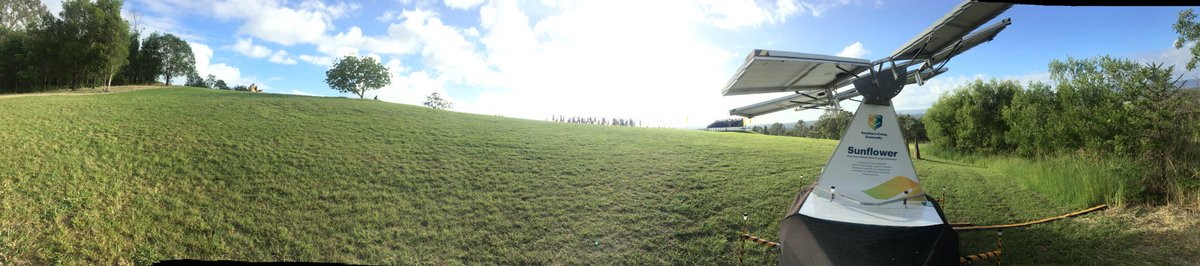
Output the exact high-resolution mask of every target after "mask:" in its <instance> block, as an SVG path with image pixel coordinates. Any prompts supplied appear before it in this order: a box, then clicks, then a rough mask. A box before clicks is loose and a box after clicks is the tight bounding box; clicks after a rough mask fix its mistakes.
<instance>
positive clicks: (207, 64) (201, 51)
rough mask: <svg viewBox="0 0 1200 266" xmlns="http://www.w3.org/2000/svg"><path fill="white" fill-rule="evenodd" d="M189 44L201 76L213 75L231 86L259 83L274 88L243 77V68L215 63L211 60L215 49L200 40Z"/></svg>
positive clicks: (264, 88)
mask: <svg viewBox="0 0 1200 266" xmlns="http://www.w3.org/2000/svg"><path fill="white" fill-rule="evenodd" d="M188 44H189V45H190V46H191V47H192V54H193V55H194V56H195V57H196V73H197V74H200V76H201V77H205V76H208V75H213V76H216V77H217V79H220V80H224V81H225V84H229V86H230V87H233V86H237V85H245V86H250V84H257V85H258V88H259V89H262V90H263V91H271V89H272V88H271V87H270V86H269V85H267V84H264V83H262V82H259V81H258V80H257V79H255V78H253V77H243V76H242V71H241V69H238V68H237V67H234V66H230V65H227V64H225V63H219V64H213V63H212V61H211V60H212V58H213V50H212V48H209V47H208V45H204V44H202V43H198V42H188Z"/></svg>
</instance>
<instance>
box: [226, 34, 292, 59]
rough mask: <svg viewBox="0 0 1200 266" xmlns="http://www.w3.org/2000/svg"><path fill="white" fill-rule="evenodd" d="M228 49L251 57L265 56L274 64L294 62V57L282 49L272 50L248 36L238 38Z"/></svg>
mask: <svg viewBox="0 0 1200 266" xmlns="http://www.w3.org/2000/svg"><path fill="white" fill-rule="evenodd" d="M229 49H231V50H233V51H234V52H238V53H239V54H242V55H245V56H249V57H252V58H267V61H270V62H272V63H276V64H284V65H294V64H296V59H293V58H292V57H291V56H288V52H287V51H284V50H282V49H280V50H278V51H272V50H271V49H270V48H267V47H265V46H262V45H257V44H254V41H252V40H250V39H248V38H247V39H238V40H237V42H236V43H234V44H233V46H230V47H229Z"/></svg>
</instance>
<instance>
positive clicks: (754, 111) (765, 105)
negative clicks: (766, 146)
mask: <svg viewBox="0 0 1200 266" xmlns="http://www.w3.org/2000/svg"><path fill="white" fill-rule="evenodd" d="M949 70H950V69H948V68H942V69H939V70H937V72H934V70H933V69H926V70H924V71H921V79H930V78H933V77H935V76H937V75H941V74H942V73H946V71H949ZM916 82H917V78H916V72H911V73H908V78H907V84H913V83H916ZM861 95H862V94H860V93H859V92H858V90H856V89H853V88H851V89H849V90H845V91H842V92H838V93H836V94H834V99H837V101H838V102H841V101H845V100H847V99H850V98H854V97H858V96H861ZM830 104H831V103H830V102H829V97H828V96H826V95H825V92H824V91H817V92H797V93H794V94H791V95H788V96H784V97H780V98H775V99H771V100H769V101H764V102H761V103H756V104H751V105H747V106H743V107H740V108H734V109H733V110H729V114H730V115H736V116H742V117H747V118H754V117H756V116H760V115H764V114H769V113H774V112H778V111H783V110H787V109H791V108H796V109H798V110H806V109H814V108H819V107H823V106H828V105H830Z"/></svg>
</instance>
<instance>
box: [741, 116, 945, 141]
mask: <svg viewBox="0 0 1200 266" xmlns="http://www.w3.org/2000/svg"><path fill="white" fill-rule="evenodd" d="M853 119H854V114H852V113H850V112H849V111H846V110H836V111H831V112H826V113H825V114H822V115H821V117H819V118H818V119H817V121H816V122H814V123H812V125H809V124H808V123H807V122H804V120H800V121H796V124H795V125H792V127H790V128H788V127H787V126H784V125H783V124H780V123H774V124H771V125H770V126H753V127H751V128H750V131H753V132H757V133H761V134H767V135H775V136H792V137H804V138H818V139H832V140H837V139H841V138H842V135H843V134H845V133H846V128H847V127H849V126H850V122H851V120H853ZM896 120H897V121H896V123H897V124H898V125H900V130H901V131H903V133H904V136H905V140H906V141H912V140H918V141H927V140H929V137H928V136H927V134H926V133H925V123H924V122H922V121H921V119H920V118H918V117H914V116H912V115H908V114H904V115H899V116H897V117H896Z"/></svg>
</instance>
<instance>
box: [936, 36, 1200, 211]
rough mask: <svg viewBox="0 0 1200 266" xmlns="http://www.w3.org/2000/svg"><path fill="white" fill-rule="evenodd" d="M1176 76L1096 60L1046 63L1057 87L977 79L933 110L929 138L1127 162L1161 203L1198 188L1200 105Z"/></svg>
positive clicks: (980, 150)
mask: <svg viewBox="0 0 1200 266" xmlns="http://www.w3.org/2000/svg"><path fill="white" fill-rule="evenodd" d="M1173 71H1174V67H1164V66H1163V65H1162V64H1140V63H1137V62H1134V61H1131V60H1126V59H1118V58H1112V57H1109V56H1102V57H1096V58H1088V59H1075V58H1067V59H1066V60H1053V61H1051V62H1050V64H1049V72H1050V79H1051V80H1052V83H1053V85H1050V84H1045V83H1041V82H1032V83H1029V84H1028V85H1026V86H1022V85H1021V84H1020V83H1019V82H1017V81H1012V80H1004V81H999V80H990V81H986V82H985V81H983V80H975V81H974V82H973V83H970V84H967V85H966V86H964V87H961V88H960V89H959V90H957V91H956V92H954V93H950V94H945V95H942V96H941V98H939V99H938V101H937V102H936V103H934V104H933V106H932V107H930V108H929V110H928V112H927V113H926V115H925V118H926V122H927V123H928V130H929V136H930V139H931V140H932V142H933V144H935V145H936V146H938V147H940V148H942V149H948V150H952V151H956V152H962V153H976V154H1016V155H1019V156H1025V157H1030V158H1037V157H1041V156H1047V155H1063V154H1075V153H1085V154H1094V155H1101V156H1108V157H1115V158H1123V159H1124V160H1129V161H1133V162H1136V163H1137V165H1140V166H1141V167H1142V168H1143V169H1140V170H1142V171H1141V172H1142V173H1143V174H1142V175H1143V176H1142V180H1139V181H1140V183H1142V184H1143V185H1145V188H1144V190H1145V191H1143V192H1142V194H1143V196H1149V197H1151V198H1161V197H1163V196H1166V194H1168V193H1169V191H1171V190H1172V189H1174V188H1175V187H1177V185H1181V183H1179V182H1185V183H1191V185H1192V186H1195V185H1200V182H1197V180H1196V176H1197V174H1198V173H1200V171H1197V170H1198V169H1200V160H1198V159H1200V144H1198V143H1200V117H1198V115H1197V114H1198V113H1200V112H1198V110H1200V109H1198V108H1197V105H1196V103H1200V100H1197V99H1200V98H1197V96H1198V94H1197V93H1195V92H1184V91H1181V89H1180V88H1179V86H1178V85H1176V84H1177V83H1178V80H1179V76H1173V74H1172V73H1173ZM1189 103H1191V104H1189ZM1184 185H1186V184H1184Z"/></svg>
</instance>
